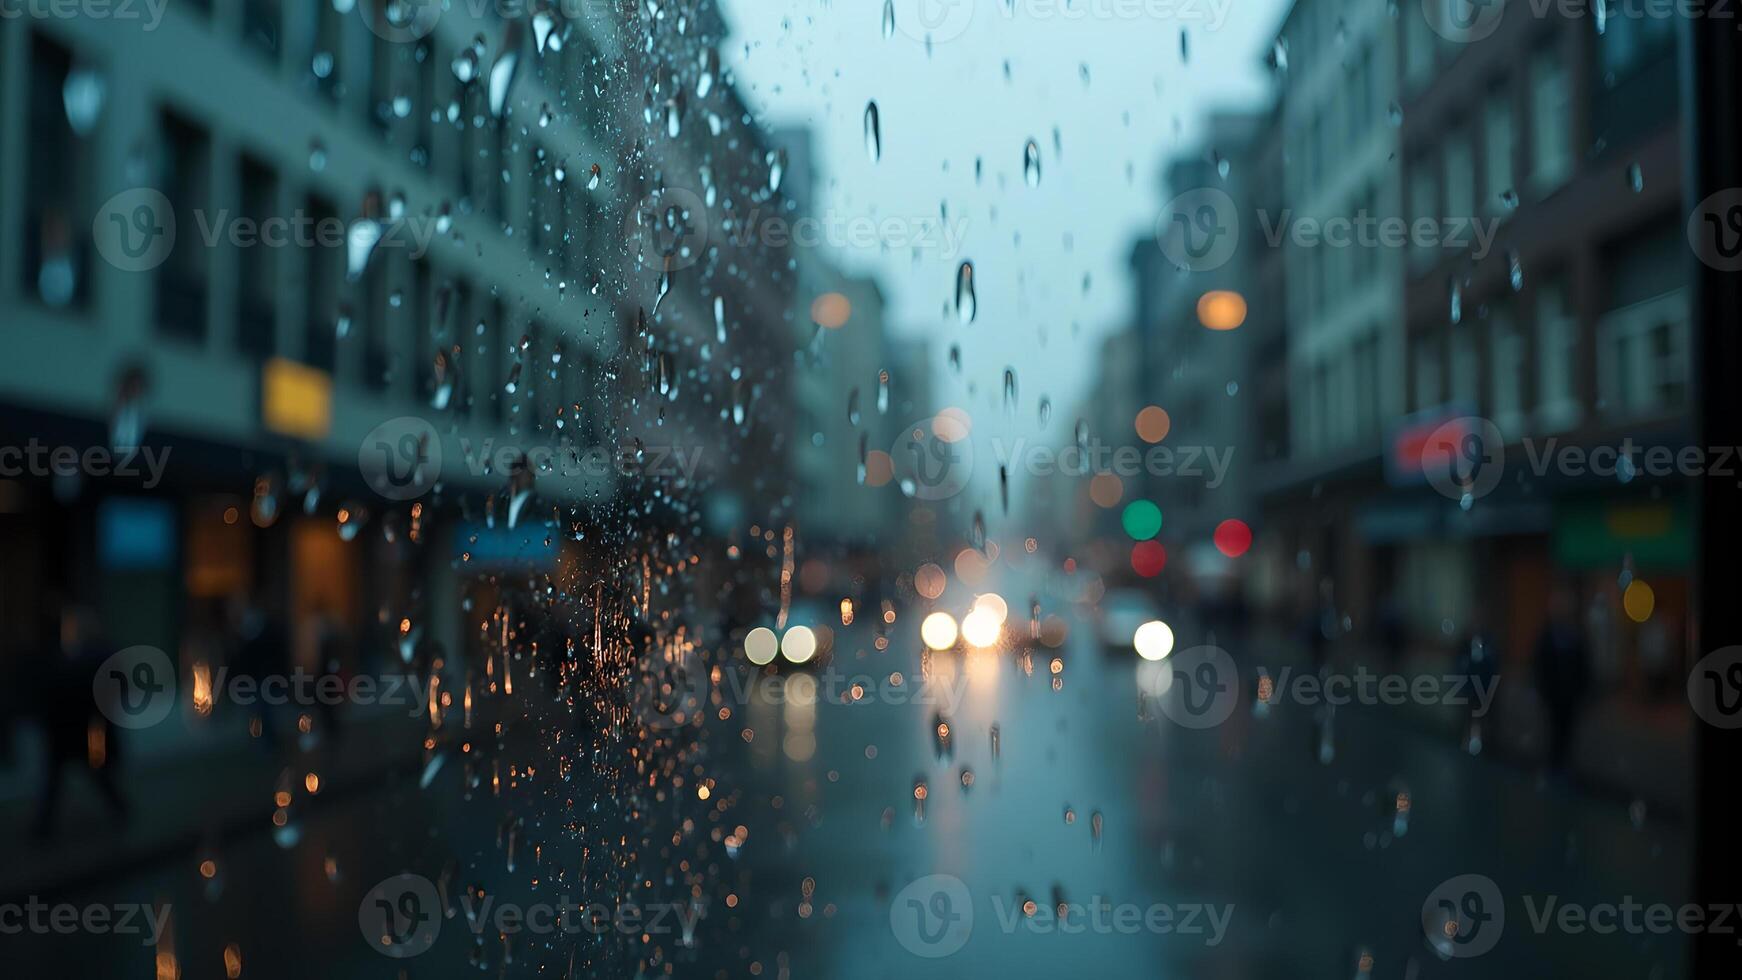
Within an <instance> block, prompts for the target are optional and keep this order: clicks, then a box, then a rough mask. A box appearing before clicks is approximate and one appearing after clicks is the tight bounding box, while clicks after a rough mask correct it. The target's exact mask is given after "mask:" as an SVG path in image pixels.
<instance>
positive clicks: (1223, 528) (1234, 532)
mask: <svg viewBox="0 0 1742 980" xmlns="http://www.w3.org/2000/svg"><path fill="white" fill-rule="evenodd" d="M1215 540H1216V550H1217V551H1220V552H1221V553H1222V554H1224V555H1227V556H1228V557H1229V558H1238V557H1240V556H1241V555H1243V554H1245V553H1246V552H1247V551H1248V550H1250V549H1251V548H1252V529H1251V528H1250V527H1247V526H1246V522H1245V521H1239V520H1235V519H1233V518H1229V519H1228V520H1225V521H1223V522H1222V523H1220V524H1218V525H1216V535H1215Z"/></svg>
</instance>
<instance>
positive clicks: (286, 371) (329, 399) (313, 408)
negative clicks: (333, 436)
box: [260, 357, 333, 442]
mask: <svg viewBox="0 0 1742 980" xmlns="http://www.w3.org/2000/svg"><path fill="white" fill-rule="evenodd" d="M260 413H261V417H262V420H263V421H264V422H265V423H266V428H267V429H269V430H271V431H273V432H276V433H278V434H280V435H286V436H294V437H295V438H298V439H307V440H309V441H311V442H312V441H315V440H319V439H325V438H326V437H327V433H328V432H331V431H332V428H333V379H332V378H331V377H330V376H329V375H328V374H327V373H326V372H325V371H322V370H319V369H317V368H312V367H309V366H308V365H306V364H298V363H297V362H295V361H289V360H285V359H284V358H282V357H275V358H273V359H272V360H270V361H267V362H266V367H265V368H264V369H263V370H262V371H261V374H260Z"/></svg>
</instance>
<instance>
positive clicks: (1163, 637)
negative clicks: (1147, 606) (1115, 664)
mask: <svg viewBox="0 0 1742 980" xmlns="http://www.w3.org/2000/svg"><path fill="white" fill-rule="evenodd" d="M1131 645H1132V646H1133V647H1135V648H1136V649H1137V655H1138V656H1139V657H1142V658H1143V659H1145V660H1162V659H1165V658H1166V657H1167V655H1168V654H1170V653H1172V652H1173V627H1171V626H1169V625H1167V624H1166V623H1164V622H1162V621H1161V620H1159V619H1152V620H1150V621H1149V622H1147V623H1144V624H1143V625H1142V626H1139V627H1137V632H1136V633H1135V634H1134V635H1133V636H1132V637H1131Z"/></svg>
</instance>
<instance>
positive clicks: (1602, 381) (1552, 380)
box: [1410, 281, 1689, 438]
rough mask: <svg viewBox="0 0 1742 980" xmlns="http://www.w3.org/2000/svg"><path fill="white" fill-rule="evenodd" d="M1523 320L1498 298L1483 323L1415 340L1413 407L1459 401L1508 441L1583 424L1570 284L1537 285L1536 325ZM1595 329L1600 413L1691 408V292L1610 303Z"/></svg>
mask: <svg viewBox="0 0 1742 980" xmlns="http://www.w3.org/2000/svg"><path fill="white" fill-rule="evenodd" d="M1518 319H1519V318H1518V315H1517V311H1515V310H1514V309H1513V308H1512V307H1510V306H1507V305H1500V306H1495V307H1493V308H1491V309H1490V311H1489V315H1488V318H1487V320H1486V322H1485V323H1478V324H1469V325H1465V326H1461V327H1452V328H1450V329H1449V330H1434V331H1428V332H1426V333H1424V334H1422V335H1419V336H1417V337H1415V338H1414V339H1413V341H1412V359H1413V365H1412V368H1411V375H1412V377H1411V399H1410V401H1411V406H1412V407H1413V408H1415V409H1418V410H1419V409H1425V408H1431V407H1435V406H1438V405H1442V404H1447V403H1451V404H1456V405H1460V406H1465V407H1469V408H1473V409H1475V410H1477V411H1480V412H1481V413H1482V414H1483V415H1484V416H1486V417H1488V418H1491V419H1493V421H1494V423H1495V425H1497V426H1498V427H1499V428H1500V430H1501V432H1502V433H1503V434H1505V435H1507V436H1508V438H1512V437H1516V436H1517V435H1519V434H1520V433H1521V432H1524V431H1546V432H1557V431H1562V430H1565V429H1568V428H1571V427H1572V426H1574V425H1577V424H1578V423H1579V421H1580V419H1581V417H1582V415H1583V411H1584V409H1583V400H1582V399H1581V398H1580V396H1579V387H1580V386H1579V381H1578V372H1579V365H1580V358H1581V349H1580V348H1581V341H1580V330H1579V326H1578V320H1577V318H1576V316H1575V315H1574V314H1573V312H1572V311H1571V310H1570V309H1569V307H1568V305H1567V293H1566V287H1565V285H1564V283H1562V282H1558V281H1556V282H1550V283H1547V284H1545V285H1543V286H1541V287H1538V288H1537V289H1536V291H1535V296H1534V304H1533V315H1532V316H1531V318H1530V322H1529V323H1528V324H1520V323H1519V322H1518ZM1592 336H1593V342H1594V344H1595V347H1596V349H1595V352H1594V353H1595V365H1594V366H1595V369H1596V385H1597V391H1596V397H1597V401H1596V404H1597V407H1598V409H1599V411H1601V412H1602V413H1603V414H1605V415H1608V416H1610V417H1615V418H1640V417H1651V416H1654V415H1662V414H1666V413H1671V412H1675V411H1679V410H1682V409H1685V407H1686V404H1687V393H1688V382H1689V377H1688V372H1689V348H1688V343H1689V339H1688V309H1687V298H1686V293H1685V292H1683V291H1682V290H1679V289H1678V290H1672V291H1670V292H1667V293H1663V294H1661V295H1659V296H1656V297H1652V298H1651V299H1648V300H1643V301H1641V302H1638V303H1633V304H1629V305H1628V306H1625V307H1621V308H1619V309H1615V310H1611V311H1610V312H1608V313H1606V314H1604V315H1603V316H1602V317H1600V318H1599V319H1598V321H1597V324H1596V330H1595V331H1594V333H1593V335H1592ZM1484 348H1485V350H1484ZM1484 358H1485V361H1484ZM1531 365H1534V366H1535V369H1534V371H1532V370H1531Z"/></svg>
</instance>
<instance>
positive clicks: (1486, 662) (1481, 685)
mask: <svg viewBox="0 0 1742 980" xmlns="http://www.w3.org/2000/svg"><path fill="white" fill-rule="evenodd" d="M1453 672H1454V673H1455V674H1456V675H1457V676H1459V677H1463V678H1465V681H1466V682H1465V688H1464V689H1465V691H1466V692H1467V700H1466V701H1465V702H1464V733H1463V740H1464V749H1465V751H1467V752H1469V753H1470V754H1471V755H1478V754H1480V753H1481V751H1482V735H1483V731H1482V730H1483V726H1484V725H1485V723H1486V722H1487V717H1486V715H1485V714H1478V712H1482V711H1484V710H1485V709H1487V708H1490V707H1492V702H1490V701H1488V700H1487V699H1486V696H1485V695H1481V692H1487V691H1492V690H1494V680H1495V678H1496V677H1497V676H1498V675H1499V672H1500V648H1499V647H1498V646H1496V645H1495V642H1494V634H1493V631H1491V630H1490V629H1489V628H1488V621H1487V618H1486V617H1485V616H1483V614H1481V613H1480V612H1476V613H1471V614H1470V620H1469V627H1468V629H1466V630H1465V632H1464V636H1463V638H1462V640H1461V641H1460V642H1459V644H1458V655H1457V664H1456V666H1455V668H1454V670H1453ZM1479 695H1481V696H1479Z"/></svg>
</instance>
